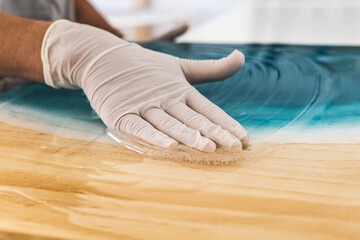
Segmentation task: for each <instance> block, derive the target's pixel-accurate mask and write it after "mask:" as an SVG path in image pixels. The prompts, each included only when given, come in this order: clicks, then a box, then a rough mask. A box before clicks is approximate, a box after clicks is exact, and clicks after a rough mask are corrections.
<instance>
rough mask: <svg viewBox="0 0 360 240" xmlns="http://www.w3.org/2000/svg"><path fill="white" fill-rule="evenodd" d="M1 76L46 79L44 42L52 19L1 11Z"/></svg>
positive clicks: (42, 80) (38, 80) (34, 79)
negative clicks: (43, 58) (41, 19)
mask: <svg viewBox="0 0 360 240" xmlns="http://www.w3.org/2000/svg"><path fill="white" fill-rule="evenodd" d="M0 23H1V24H0V76H6V77H17V78H23V79H29V80H33V81H37V82H44V76H43V66H42V61H41V45H42V40H43V38H44V35H45V32H46V30H47V29H48V27H49V26H50V24H51V22H45V21H34V20H29V19H25V18H20V17H15V16H12V15H10V14H6V13H3V12H0Z"/></svg>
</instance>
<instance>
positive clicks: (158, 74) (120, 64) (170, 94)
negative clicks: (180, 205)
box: [41, 20, 248, 152]
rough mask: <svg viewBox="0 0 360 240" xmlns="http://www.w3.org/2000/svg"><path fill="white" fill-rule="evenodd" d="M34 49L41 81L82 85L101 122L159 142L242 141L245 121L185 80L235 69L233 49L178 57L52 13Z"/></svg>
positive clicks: (211, 145)
mask: <svg viewBox="0 0 360 240" xmlns="http://www.w3.org/2000/svg"><path fill="white" fill-rule="evenodd" d="M41 56H42V61H43V69H44V77H45V82H46V83H47V84H48V85H50V86H53V87H55V88H59V87H64V88H82V89H83V90H84V92H85V94H86V96H87V97H88V99H89V101H90V103H91V106H92V108H93V109H94V110H95V111H96V112H97V114H98V115H99V116H100V118H101V119H102V120H103V122H104V123H105V124H106V125H107V126H108V127H111V128H113V129H116V130H121V131H124V132H126V133H130V134H132V135H135V136H137V137H139V138H142V139H144V140H146V141H147V142H149V143H152V144H154V145H157V146H160V147H164V148H170V147H175V146H176V145H177V144H178V142H182V143H184V144H185V145H188V146H190V147H193V148H196V149H198V150H202V151H207V152H212V151H215V149H216V147H217V145H219V146H223V147H227V148H237V149H241V148H242V147H243V145H244V146H246V145H247V144H248V135H247V133H246V131H245V130H244V128H243V127H242V126H241V125H240V124H239V123H238V122H236V121H235V120H234V119H232V118H231V117H230V116H228V115H227V114H226V113H225V112H224V111H223V110H221V109H220V108H219V107H217V106H216V105H215V104H213V103H211V102H210V101H209V100H208V99H206V98H205V97H204V96H202V95H201V94H200V93H199V92H198V91H197V90H196V89H195V88H193V87H192V86H191V85H190V83H192V84H193V83H200V82H204V81H217V80H221V79H225V78H227V77H229V76H230V75H232V74H233V73H235V72H236V71H237V70H238V69H239V68H240V67H241V66H242V65H243V63H244V55H243V54H242V53H240V52H239V51H237V50H235V51H234V52H233V53H232V54H231V55H229V56H228V57H226V58H223V59H220V60H202V61H194V60H185V59H179V58H177V57H173V56H170V55H167V54H163V53H160V52H156V51H151V50H148V49H145V48H143V47H141V46H139V45H137V44H135V43H129V42H127V41H124V40H122V39H120V38H118V37H115V36H114V35H112V34H110V33H108V32H106V31H103V30H100V29H97V28H94V27H90V26H87V25H82V24H78V23H72V22H69V21H66V20H59V21H56V22H54V23H53V24H52V25H51V26H50V27H49V29H48V30H47V32H46V34H45V37H44V40H43V45H42V51H41ZM215 143H216V144H215Z"/></svg>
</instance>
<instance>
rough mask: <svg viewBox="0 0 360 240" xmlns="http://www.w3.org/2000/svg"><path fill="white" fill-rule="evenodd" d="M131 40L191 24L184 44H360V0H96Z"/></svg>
mask: <svg viewBox="0 0 360 240" xmlns="http://www.w3.org/2000/svg"><path fill="white" fill-rule="evenodd" d="M91 1H92V3H93V4H94V5H95V6H96V7H97V8H98V10H99V11H100V12H102V13H103V14H104V15H105V16H106V17H107V18H108V20H109V21H110V22H111V23H112V24H113V25H114V26H116V27H117V28H119V29H121V30H122V32H124V33H125V35H126V37H127V39H129V40H135V41H145V40H149V39H153V38H154V37H158V36H160V35H162V34H163V33H165V32H167V31H169V30H171V29H173V28H176V27H178V26H180V25H181V24H183V23H185V22H186V23H188V24H189V25H190V29H189V31H188V32H187V33H186V34H184V35H182V36H181V37H179V38H178V40H177V41H179V42H208V43H209V42H210V43H248V42H259V43H274V42H276V43H292V44H335V45H359V44H360V0H181V1H180V0H172V1H166V0H121V1H118V0H106V1H104V0H91Z"/></svg>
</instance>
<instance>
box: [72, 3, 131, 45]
mask: <svg viewBox="0 0 360 240" xmlns="http://www.w3.org/2000/svg"><path fill="white" fill-rule="evenodd" d="M75 16H76V22H78V23H84V24H88V25H91V26H94V27H97V28H101V29H103V30H105V31H108V32H110V33H112V34H114V35H115V36H117V37H120V38H124V34H123V33H122V32H121V31H120V30H118V29H116V28H114V27H113V26H112V25H111V24H110V23H109V22H108V21H107V20H106V19H105V17H104V16H103V15H102V14H101V13H100V12H99V11H97V10H96V8H95V7H94V6H93V5H92V4H91V3H90V2H89V1H87V0H75Z"/></svg>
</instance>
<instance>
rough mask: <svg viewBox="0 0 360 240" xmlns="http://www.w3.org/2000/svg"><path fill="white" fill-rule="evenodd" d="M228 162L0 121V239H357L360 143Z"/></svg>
mask: <svg viewBox="0 0 360 240" xmlns="http://www.w3.org/2000/svg"><path fill="white" fill-rule="evenodd" d="M252 151H255V152H256V151H257V152H256V154H254V155H252V157H250V158H249V159H245V160H243V161H241V162H240V163H239V164H234V165H231V166H199V165H192V164H183V163H178V162H172V161H165V160H152V159H147V158H145V159H143V158H142V156H140V155H138V154H135V153H133V152H130V151H128V150H125V149H122V148H120V147H118V146H116V145H111V144H104V143H94V142H87V141H79V140H73V139H66V138H62V137H59V136H54V135H51V134H46V133H41V132H37V131H34V130H27V129H23V128H18V127H14V126H11V125H8V124H5V123H0V239H360V160H359V159H360V148H359V145H350V144H323V145H311V144H283V145H275V144H273V145H264V146H261V147H258V148H256V149H255V150H252Z"/></svg>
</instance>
